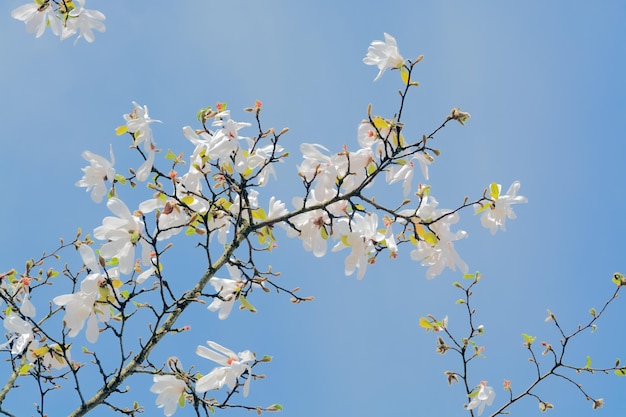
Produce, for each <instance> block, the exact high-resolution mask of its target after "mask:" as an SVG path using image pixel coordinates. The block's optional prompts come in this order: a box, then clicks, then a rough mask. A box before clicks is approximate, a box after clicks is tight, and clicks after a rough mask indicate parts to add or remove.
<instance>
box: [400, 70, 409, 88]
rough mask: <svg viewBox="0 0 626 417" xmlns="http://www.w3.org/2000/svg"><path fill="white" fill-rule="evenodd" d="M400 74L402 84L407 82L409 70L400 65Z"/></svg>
mask: <svg viewBox="0 0 626 417" xmlns="http://www.w3.org/2000/svg"><path fill="white" fill-rule="evenodd" d="M400 76H401V77H402V82H403V83H404V84H408V83H409V71H407V69H406V68H404V67H402V69H400Z"/></svg>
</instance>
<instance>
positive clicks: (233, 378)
mask: <svg viewBox="0 0 626 417" xmlns="http://www.w3.org/2000/svg"><path fill="white" fill-rule="evenodd" d="M206 343H207V345H209V347H210V348H211V349H209V348H206V347H204V346H198V347H197V348H196V354H198V355H199V356H202V357H203V358H205V359H209V360H212V361H213V362H216V363H218V364H220V365H222V366H221V367H217V368H215V369H213V370H212V371H211V372H209V373H208V374H207V375H205V376H203V377H202V378H200V379H199V380H198V382H196V391H197V392H199V393H202V392H206V391H209V390H214V389H220V388H222V387H223V386H224V385H226V386H227V387H228V388H229V389H234V388H235V387H236V386H237V378H239V377H240V376H241V375H242V374H243V373H244V372H246V371H247V372H248V378H247V379H246V382H245V383H244V385H243V396H244V397H247V396H248V392H249V391H250V380H251V379H252V378H251V376H252V370H251V368H250V365H249V364H248V362H250V361H254V359H255V356H254V353H252V352H250V351H249V350H246V351H243V352H239V353H237V354H235V352H233V351H232V350H230V349H227V348H225V347H224V346H221V345H219V344H217V343H215V342H211V341H210V340H209V341H207V342H206Z"/></svg>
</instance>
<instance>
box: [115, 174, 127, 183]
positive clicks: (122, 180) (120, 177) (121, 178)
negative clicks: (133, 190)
mask: <svg viewBox="0 0 626 417" xmlns="http://www.w3.org/2000/svg"><path fill="white" fill-rule="evenodd" d="M115 181H117V182H119V183H120V184H122V185H124V184H126V177H125V176H123V175H122V174H115Z"/></svg>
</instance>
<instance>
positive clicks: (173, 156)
mask: <svg viewBox="0 0 626 417" xmlns="http://www.w3.org/2000/svg"><path fill="white" fill-rule="evenodd" d="M165 159H167V160H170V161H173V160H175V159H176V154H175V153H174V152H172V150H171V149H168V150H167V153H166V154H165Z"/></svg>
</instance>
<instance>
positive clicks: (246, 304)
mask: <svg viewBox="0 0 626 417" xmlns="http://www.w3.org/2000/svg"><path fill="white" fill-rule="evenodd" d="M239 301H240V302H241V305H242V306H244V307H245V308H246V309H248V310H249V311H250V312H251V313H256V308H254V306H253V305H252V304H250V302H249V301H248V300H246V297H244V296H243V295H240V296H239Z"/></svg>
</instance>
